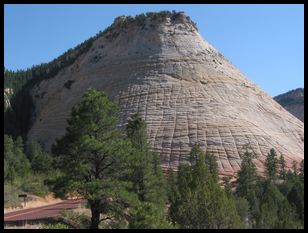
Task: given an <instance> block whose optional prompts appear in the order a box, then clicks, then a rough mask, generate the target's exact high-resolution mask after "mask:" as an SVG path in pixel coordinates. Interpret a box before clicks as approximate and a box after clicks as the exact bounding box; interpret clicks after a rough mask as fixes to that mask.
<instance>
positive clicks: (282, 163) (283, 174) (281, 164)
mask: <svg viewBox="0 0 308 233" xmlns="http://www.w3.org/2000/svg"><path fill="white" fill-rule="evenodd" d="M278 164H279V167H280V168H279V176H280V178H281V179H283V180H284V181H285V180H286V175H287V173H286V161H285V159H284V156H283V155H280V158H279V161H278Z"/></svg>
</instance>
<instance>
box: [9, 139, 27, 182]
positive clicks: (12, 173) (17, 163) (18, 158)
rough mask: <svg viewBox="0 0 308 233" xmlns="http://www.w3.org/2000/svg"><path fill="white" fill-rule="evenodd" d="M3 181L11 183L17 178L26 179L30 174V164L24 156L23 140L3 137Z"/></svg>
mask: <svg viewBox="0 0 308 233" xmlns="http://www.w3.org/2000/svg"><path fill="white" fill-rule="evenodd" d="M4 163H5V167H4V180H5V181H9V182H10V183H13V182H14V181H15V179H16V178H17V177H23V178H24V177H26V176H27V175H28V174H29V173H30V163H29V161H28V159H27V158H26V156H25V154H24V148H23V140H22V138H21V137H18V138H17V139H16V141H15V142H14V141H13V139H12V138H11V137H10V136H8V135H4Z"/></svg>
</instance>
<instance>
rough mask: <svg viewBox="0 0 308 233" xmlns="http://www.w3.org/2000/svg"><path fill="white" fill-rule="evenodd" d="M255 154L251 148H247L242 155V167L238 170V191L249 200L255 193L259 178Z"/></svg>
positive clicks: (238, 193)
mask: <svg viewBox="0 0 308 233" xmlns="http://www.w3.org/2000/svg"><path fill="white" fill-rule="evenodd" d="M253 158H255V155H254V154H253V152H252V151H249V148H246V151H245V153H244V155H243V156H242V163H241V169H240V171H239V172H238V179H237V188H236V193H237V195H238V196H240V197H245V198H247V199H248V200H249V199H251V198H250V197H251V194H253V190H254V185H255V183H256V180H257V168H256V165H255V164H254V163H253Z"/></svg>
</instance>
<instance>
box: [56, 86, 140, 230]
mask: <svg viewBox="0 0 308 233" xmlns="http://www.w3.org/2000/svg"><path fill="white" fill-rule="evenodd" d="M117 113H118V107H117V106H116V105H115V104H113V103H112V102H110V101H109V100H108V98H107V96H106V95H105V94H104V93H100V92H97V91H96V90H94V89H91V88H90V89H89V90H88V91H87V92H85V93H84V95H83V97H82V101H81V102H80V103H79V104H78V105H77V107H74V108H73V110H72V114H71V118H70V119H69V120H68V127H67V132H66V134H65V135H64V136H63V137H62V138H61V139H59V140H57V144H56V146H55V147H54V148H53V152H54V153H55V154H56V156H57V159H56V164H57V167H58V168H59V169H60V170H61V171H62V172H63V176H62V177H59V178H58V182H57V184H56V185H55V187H57V188H59V187H60V188H62V191H63V193H64V194H66V195H67V194H69V193H72V192H74V193H76V194H78V195H79V196H81V197H83V198H84V199H86V200H88V203H89V205H90V208H91V213H92V218H91V228H98V226H99V223H100V221H102V219H100V214H101V213H102V214H105V215H107V216H108V217H109V215H110V216H112V217H115V218H117V219H119V218H120V217H121V215H122V213H123V210H124V209H125V208H126V207H127V206H128V203H129V202H131V201H133V199H134V197H133V195H131V193H129V192H128V191H127V190H128V188H129V187H131V184H130V183H129V182H126V181H123V177H125V176H127V172H128V169H127V168H126V167H125V164H126V163H125V160H126V159H127V158H128V157H129V156H130V154H131V152H132V150H131V149H130V148H131V145H130V143H129V142H128V141H127V140H125V139H124V137H123V133H122V132H121V131H120V130H119V129H118V128H117V124H118V119H117Z"/></svg>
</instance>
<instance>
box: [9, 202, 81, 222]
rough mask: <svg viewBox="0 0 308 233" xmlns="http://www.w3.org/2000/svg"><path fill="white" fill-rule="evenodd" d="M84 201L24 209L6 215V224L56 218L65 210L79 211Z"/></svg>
mask: <svg viewBox="0 0 308 233" xmlns="http://www.w3.org/2000/svg"><path fill="white" fill-rule="evenodd" d="M83 202H84V201H83V200H66V201H63V202H60V203H57V204H52V205H46V206H41V207H36V208H31V209H24V210H19V211H15V212H10V213H6V214H4V222H9V221H21V220H35V219H44V218H49V217H56V216H58V215H59V212H60V211H61V210H64V209H77V208H78V207H79V206H80V204H81V203H83Z"/></svg>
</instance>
